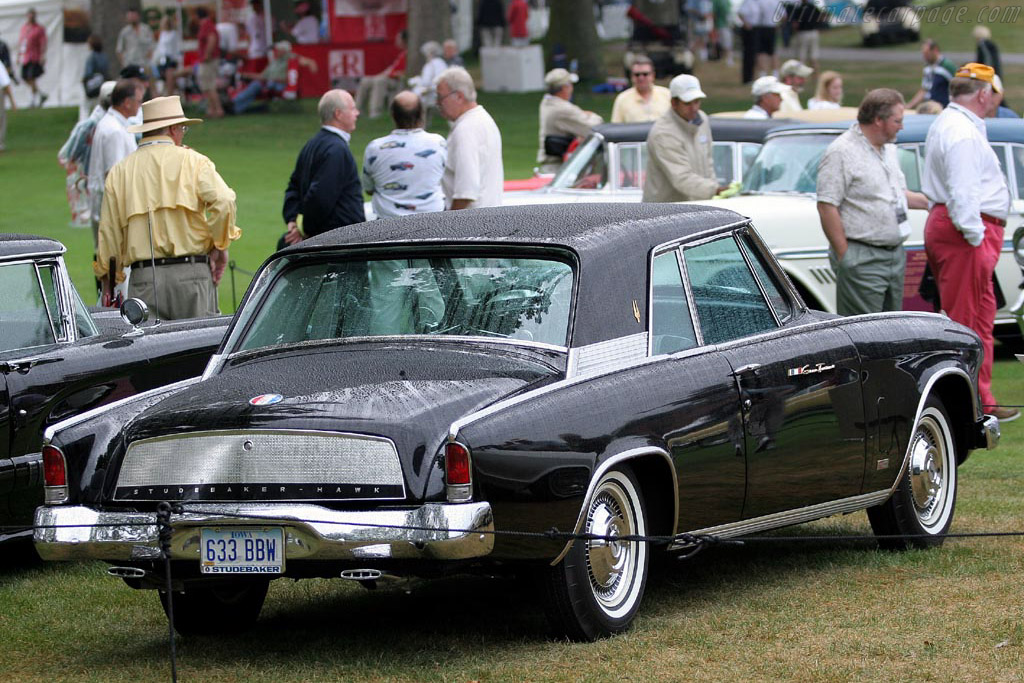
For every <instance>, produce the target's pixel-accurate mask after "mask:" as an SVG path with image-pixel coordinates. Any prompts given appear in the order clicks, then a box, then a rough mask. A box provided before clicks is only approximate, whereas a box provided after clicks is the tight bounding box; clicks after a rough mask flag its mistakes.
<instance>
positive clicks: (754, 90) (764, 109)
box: [743, 76, 788, 119]
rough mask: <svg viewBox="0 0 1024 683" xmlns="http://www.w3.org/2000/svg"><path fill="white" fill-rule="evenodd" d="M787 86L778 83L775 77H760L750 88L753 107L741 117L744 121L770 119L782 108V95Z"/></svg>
mask: <svg viewBox="0 0 1024 683" xmlns="http://www.w3.org/2000/svg"><path fill="white" fill-rule="evenodd" d="M787 87H788V86H786V85H784V84H782V83H779V79H777V78H775V76H761V78H759V79H757V80H756V81H754V84H753V85H751V86H750V94H751V95H753V96H754V106H753V107H751V108H750V109H748V110H747V113H746V114H744V115H743V118H745V119H770V118H771V117H772V115H773V114H774V113H775V112H777V111H778V110H779V107H780V106H782V93H783V92H785V90H786V88H787Z"/></svg>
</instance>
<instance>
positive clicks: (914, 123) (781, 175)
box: [699, 116, 1024, 340]
mask: <svg viewBox="0 0 1024 683" xmlns="http://www.w3.org/2000/svg"><path fill="white" fill-rule="evenodd" d="M934 119H935V117H934V116H908V117H907V118H906V119H905V127H904V129H903V131H901V133H900V135H899V137H898V139H897V145H898V146H899V147H900V148H901V151H900V163H901V165H902V167H903V172H904V174H905V175H906V177H907V184H908V186H909V187H910V188H911V189H914V190H919V189H920V176H921V169H922V168H923V163H924V154H923V150H924V139H925V135H926V134H927V131H928V127H929V126H930V125H931V123H932V121H933V120H934ZM847 126H848V122H846V123H835V124H803V125H795V126H784V127H780V128H777V129H775V130H773V131H772V132H771V133H769V134H768V136H767V137H766V138H765V143H764V146H763V147H762V148H761V151H760V152H759V154H758V156H757V158H756V159H755V160H754V163H753V164H752V165H751V167H750V169H749V170H748V171H747V174H746V175H745V177H744V181H743V191H742V192H741V193H740V194H739V195H737V196H735V197H731V198H729V199H721V200H711V201H710V202H699V203H714V204H721V205H722V206H724V207H727V208H729V209H732V210H733V211H736V212H738V213H741V214H743V215H745V216H750V217H751V218H752V219H753V222H754V225H755V226H756V227H757V230H758V232H759V233H760V234H761V236H762V237H763V239H764V240H765V242H766V243H767V244H768V246H769V247H770V248H771V250H772V252H773V253H774V254H775V256H776V257H777V258H778V260H779V263H780V264H781V265H782V267H783V269H784V270H785V271H786V272H787V273H788V274H789V277H790V278H791V279H792V280H793V283H794V284H795V285H796V287H797V289H798V290H799V291H800V293H801V294H802V295H803V297H804V299H805V300H806V302H807V304H808V305H809V306H811V307H812V308H819V309H821V310H824V311H829V312H835V310H836V303H835V299H836V293H835V273H834V272H833V271H832V268H831V266H830V265H829V260H828V242H827V241H826V239H825V235H824V233H823V232H822V230H821V223H820V221H819V218H818V210H817V201H816V198H815V187H816V183H817V174H818V162H819V160H820V159H821V155H822V154H823V153H824V151H825V148H826V147H827V146H828V145H829V143H831V142H832V141H833V140H835V138H836V137H837V136H838V135H839V134H841V133H842V132H843V131H844V130H845V129H846V128H847ZM987 129H988V136H989V141H990V143H991V144H992V147H993V149H994V150H995V151H996V154H997V156H998V157H999V158H1000V160H1001V162H1002V165H1003V171H1004V173H1005V174H1006V176H1007V181H1008V184H1009V186H1010V194H1011V196H1012V199H1013V208H1012V210H1011V214H1010V216H1009V219H1008V221H1007V226H1006V232H1005V238H1004V243H1003V253H1002V255H1001V257H1000V259H999V263H998V265H997V266H996V283H995V284H996V299H997V301H998V303H999V311H998V313H997V314H996V336H997V337H999V338H1004V339H1007V340H1011V339H1016V340H1019V339H1020V334H1021V333H1020V330H1019V328H1018V326H1017V323H1016V320H1015V319H1014V317H1013V316H1012V315H1011V314H1010V312H1009V311H1008V307H1009V306H1010V305H1012V303H1013V302H1014V300H1015V299H1016V297H1017V294H1018V291H1019V284H1020V281H1021V268H1020V267H1018V266H1017V264H1016V263H1015V261H1014V258H1013V253H1012V247H1011V238H1012V236H1013V233H1014V230H1015V229H1016V228H1017V226H1019V225H1021V224H1022V222H1024V221H1022V213H1024V120H1021V119H988V121H987ZM926 218H927V212H926V211H920V210H912V211H911V212H910V222H911V226H912V232H911V235H910V238H909V239H908V240H907V242H906V244H905V247H906V252H907V271H906V284H905V288H904V300H903V301H904V309H905V310H928V311H930V310H933V307H932V305H931V304H929V303H928V302H927V301H925V300H924V299H922V298H921V297H920V295H919V294H918V287H919V285H920V283H921V278H922V276H923V274H924V271H925V265H926V262H927V259H926V256H925V252H924V223H925V219H926Z"/></svg>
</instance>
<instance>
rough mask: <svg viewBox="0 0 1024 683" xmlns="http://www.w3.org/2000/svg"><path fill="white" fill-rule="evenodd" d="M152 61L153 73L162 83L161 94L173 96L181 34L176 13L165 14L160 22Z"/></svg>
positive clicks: (179, 55)
mask: <svg viewBox="0 0 1024 683" xmlns="http://www.w3.org/2000/svg"><path fill="white" fill-rule="evenodd" d="M175 12H177V10H175ZM153 61H154V62H156V69H155V72H156V73H157V74H159V75H160V79H161V80H162V81H163V83H164V85H163V92H162V93H161V94H163V95H165V96H167V95H174V94H175V91H176V90H177V88H176V87H175V86H176V83H175V82H176V81H177V80H178V66H179V65H180V64H181V33H179V32H178V15H177V14H176V13H172V14H165V15H164V16H163V18H162V19H161V20H160V37H159V38H157V42H156V50H154V52H153Z"/></svg>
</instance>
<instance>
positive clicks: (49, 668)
mask: <svg viewBox="0 0 1024 683" xmlns="http://www.w3.org/2000/svg"><path fill="white" fill-rule="evenodd" d="M1003 46H1004V49H1009V44H1008V43H1006V42H1004V44H1003ZM620 54H621V46H609V47H608V54H607V58H608V61H609V63H610V64H614V63H616V61H617V59H618V56H619V55H620ZM823 66H825V67H826V68H839V69H840V70H841V71H843V73H844V75H845V76H846V78H847V86H846V90H847V93H848V97H849V98H850V100H851V103H852V101H853V99H854V98H855V97H856V93H861V92H863V91H864V90H866V89H868V88H870V87H877V86H879V85H882V84H890V85H895V86H896V87H899V88H900V89H901V90H902V91H903V92H904V93H906V94H910V93H911V92H913V90H914V89H915V88H916V86H917V83H918V81H919V79H920V66H919V65H918V64H916V63H910V64H905V65H902V64H888V63H877V62H864V63H858V64H855V65H854V64H830V63H826V64H824V65H823ZM1013 73H1015V74H1016V75H1017V77H1016V79H1017V82H1018V83H1024V70H1021V69H1020V67H1017V71H1014V72H1013ZM698 74H699V75H700V77H701V78H702V81H703V83H704V88H705V90H706V92H708V93H709V95H710V97H709V99H708V101H707V103H706V105H707V106H706V108H707V109H708V110H710V111H722V110H730V109H741V108H745V107H746V106H747V103H748V100H749V98H748V96H747V89H746V87H744V86H742V85H741V84H740V83H739V78H738V68H732V69H729V68H727V67H726V66H725V65H724V64H720V63H713V64H708V65H702V66H701V67H700V69H699V71H698ZM580 90H581V91H580V94H579V97H578V98H577V99H578V102H579V103H580V104H581V105H583V106H584V107H586V108H589V109H593V110H595V111H597V112H599V113H601V114H603V115H605V116H607V115H608V114H609V113H610V110H611V102H612V97H611V96H607V95H600V96H598V95H590V94H587V93H585V92H582V90H583V89H582V88H581V89H580ZM1022 92H1024V91H1022ZM539 98H540V96H539V95H538V94H527V95H516V94H500V95H499V94H490V93H481V95H480V101H481V103H483V104H484V105H485V106H486V107H487V108H488V109H489V110H490V111H491V112H492V113H493V114H494V116H495V118H496V119H497V121H498V123H499V125H500V127H501V129H502V133H503V136H504V144H505V156H504V160H503V162H504V167H505V174H506V177H510V178H513V177H525V176H527V175H529V174H530V171H531V168H532V166H533V156H534V154H535V151H536V144H537V139H536V135H537V128H536V127H537V102H538V101H539ZM1018 100H1024V98H1018ZM313 109H314V103H313V102H302V103H300V104H298V105H285V106H281V107H280V108H279V109H275V110H274V111H273V112H272V113H270V114H266V115H251V116H245V117H237V118H229V119H225V120H222V121H215V122H210V123H208V124H204V125H203V126H198V127H195V128H194V129H192V130H191V131H190V132H189V137H188V138H187V142H188V144H190V145H192V146H194V147H196V148H197V149H199V150H200V151H202V152H203V153H205V154H207V155H209V156H210V157H211V158H212V159H213V160H214V161H215V162H216V163H217V166H218V169H219V170H220V172H221V173H222V174H223V176H224V178H225V179H226V180H227V182H228V184H229V185H231V186H232V187H233V188H234V189H235V190H236V191H237V193H238V203H239V218H238V222H239V224H240V226H241V227H242V229H243V237H242V239H241V240H239V241H238V242H237V243H236V245H235V246H234V247H232V250H231V255H232V258H233V259H235V260H236V261H237V263H238V264H239V266H241V267H243V268H246V269H249V270H254V269H255V268H256V267H257V266H258V265H259V264H260V263H261V262H262V261H263V259H264V258H266V256H267V255H268V254H269V253H270V252H271V250H272V249H273V246H274V243H275V241H276V240H277V238H278V236H279V235H280V233H281V232H282V230H283V227H284V226H283V224H282V220H281V217H280V208H281V201H282V197H283V192H284V188H285V185H286V183H287V179H288V175H289V174H290V172H291V169H292V165H293V163H294V160H295V156H296V154H297V153H298V150H299V149H300V147H301V146H302V144H303V143H304V141H305V140H306V139H307V138H308V137H309V136H310V135H311V134H312V133H313V132H314V131H315V129H316V120H315V115H314V113H313ZM74 119H75V114H74V112H72V111H71V110H70V109H57V110H43V111H38V110H33V111H17V112H14V113H12V114H11V115H10V121H9V130H8V143H9V149H10V151H8V152H7V153H4V154H2V155H0V178H2V179H3V182H2V183H0V185H2V186H0V230H2V231H5V232H29V233H36V234H42V235H48V236H52V237H55V238H57V239H60V240H61V241H62V242H64V243H65V244H66V245H67V246H68V249H69V252H68V257H67V260H68V265H69V267H70V269H71V272H72V276H73V278H74V279H75V282H76V284H77V285H78V287H79V288H80V289H81V290H82V291H87V290H88V288H89V284H90V281H91V275H90V260H91V238H90V236H89V231H88V230H87V229H85V230H83V229H73V228H70V227H68V226H67V223H68V209H67V204H66V202H65V199H64V173H63V170H62V169H61V168H60V167H59V166H58V164H57V161H56V153H57V149H58V148H59V147H60V145H61V143H62V142H63V140H64V138H65V136H66V135H67V132H68V130H70V128H71V126H72V124H73V123H74ZM388 129H389V126H388V125H387V123H386V122H385V121H384V120H378V121H372V122H371V121H368V120H366V119H363V120H361V121H360V123H359V128H358V130H357V131H356V134H355V137H354V148H355V151H356V154H357V156H358V157H361V155H362V150H363V148H364V146H365V144H366V143H367V142H368V141H369V140H370V139H372V138H373V137H376V136H379V135H382V134H384V133H385V132H386V131H387V130H388ZM444 129H445V124H444V122H443V121H436V122H435V125H434V130H437V131H439V132H443V131H444ZM353 229H358V228H353ZM240 284H244V282H243V283H240ZM221 302H222V307H223V308H224V310H225V311H229V310H230V308H231V307H230V289H229V288H228V287H222V288H221ZM1022 380H1024V365H1021V364H1020V363H1018V362H1017V361H1015V360H1012V359H1010V358H1006V357H1003V358H1000V360H998V361H997V363H996V370H995V391H996V394H997V395H998V396H999V397H1000V399H1001V400H1002V401H1004V402H1005V403H1008V404H1022V403H1024V382H1022ZM1022 434H1024V420H1021V421H1018V422H1014V423H1010V424H1008V425H1006V426H1005V429H1004V433H1003V442H1002V445H1001V446H1000V448H999V449H998V450H996V451H992V452H986V451H979V452H975V453H974V454H973V455H972V457H971V459H970V460H969V461H968V463H967V464H966V465H965V466H964V467H963V468H962V469H961V473H960V485H961V488H960V495H959V499H958V503H957V512H956V520H955V522H954V527H953V529H954V531H1011V530H1022V529H1024V497H1022V496H1021V494H1020V482H1021V481H1022V480H1024V447H1022V446H1021V438H1020V437H1021V436H1022ZM785 533H786V534H792V533H805V534H811V533H814V534H817V533H826V534H836V535H838V534H864V533H868V525H867V521H866V517H865V515H864V514H863V513H857V514H853V515H848V516H843V517H837V518H832V519H829V520H824V521H821V522H817V523H815V524H811V525H804V526H802V527H799V528H798V529H797V530H786V532H785ZM4 553H5V554H4V555H0V643H2V647H0V680H11V681H54V680H88V681H103V682H106V681H138V680H167V679H168V678H169V667H168V664H167V643H166V632H167V631H166V622H165V620H164V618H163V613H162V611H161V609H160V607H159V604H158V602H157V600H156V596H155V595H154V594H153V593H148V592H137V591H132V590H130V589H128V588H126V587H125V586H123V585H122V584H121V582H119V581H117V580H116V579H112V578H109V577H107V576H105V574H104V568H103V566H102V565H101V564H99V563H51V564H44V565H41V566H40V565H34V564H32V563H30V562H28V561H27V560H25V559H24V558H20V557H16V556H12V554H11V552H10V550H9V549H5V550H4ZM1022 571H1024V541H1022V540H1021V539H1019V538H1003V539H984V540H957V541H950V542H948V543H947V544H946V545H945V546H944V547H943V548H941V549H938V550H934V551H929V552H909V553H885V552H879V551H877V550H875V549H873V548H872V547H871V545H864V544H860V543H851V542H841V541H836V542H824V543H822V542H815V543H811V544H803V543H797V542H786V543H782V544H779V545H760V544H750V545H747V546H743V547H729V548H719V549H711V550H709V551H706V552H704V553H702V554H701V555H699V556H698V557H696V558H695V559H694V560H691V561H688V562H669V563H666V564H664V565H663V566H660V567H658V568H657V569H656V571H655V572H654V574H653V576H652V580H651V583H650V588H649V591H648V593H647V596H646V598H645V604H644V608H643V610H642V612H641V614H640V618H639V619H638V620H637V623H636V627H635V628H634V629H633V630H632V631H631V632H629V633H628V634H625V635H623V636H621V637H618V638H613V639H610V640H606V641H603V642H599V643H595V644H589V645H582V644H569V643H563V642H552V641H548V640H546V639H545V638H544V635H543V634H544V629H545V624H544V620H543V617H542V616H541V614H542V610H541V609H540V606H539V605H538V603H537V594H536V591H535V590H533V589H532V587H531V586H530V585H529V584H519V583H515V582H512V581H510V580H508V579H499V578H492V579H484V578H464V577H451V578H448V579H443V580H439V581H436V582H431V583H419V582H417V583H413V584H410V585H407V586H400V587H394V588H382V589H381V590H379V591H377V592H375V593H371V592H367V591H364V590H362V589H360V588H357V587H354V586H352V585H349V584H345V583H343V582H341V581H321V580H310V581H300V582H292V581H277V582H274V584H273V587H272V589H271V591H270V596H269V598H268V601H267V605H266V607H265V609H264V612H263V617H262V618H261V620H260V622H259V624H258V626H257V628H256V629H255V630H254V631H253V632H251V633H249V634H247V635H246V636H244V637H239V638H227V637H225V638H209V639H186V640H180V641H179V660H180V661H179V665H180V673H181V678H182V680H204V681H241V680H245V681H248V680H254V681H275V682H276V681H293V680H294V681H310V680H316V681H341V680H375V681H379V680H397V681H423V680H429V681H471V680H488V681H490V680H497V681H523V680H529V681H541V680H587V681H612V680H615V681H618V680H637V681H649V680H650V681H653V680H697V681H700V680H706V681H725V680H728V681H748V680H787V681H789V680H792V681H823V682H825V681H827V682H829V683H831V682H832V681H896V680H907V681H986V682H987V681H1014V680H1017V681H1019V680H1020V679H1021V675H1022V674H1021V672H1022V671H1024V619H1022V609H1024V599H1022V598H1021V592H1020V587H1019V582H1020V577H1021V575H1022Z"/></svg>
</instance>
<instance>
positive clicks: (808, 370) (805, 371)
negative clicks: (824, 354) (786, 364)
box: [786, 363, 836, 377]
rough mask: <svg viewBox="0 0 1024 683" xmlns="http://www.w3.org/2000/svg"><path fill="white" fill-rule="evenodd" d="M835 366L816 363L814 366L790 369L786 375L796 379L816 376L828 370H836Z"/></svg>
mask: <svg viewBox="0 0 1024 683" xmlns="http://www.w3.org/2000/svg"><path fill="white" fill-rule="evenodd" d="M835 368H836V366H835V364H828V365H826V364H825V363H815V364H814V365H810V364H808V365H801V366H800V367H798V368H789V369H788V370H786V375H787V376H789V377H796V376H797V375H815V374H817V373H819V372H826V371H828V370H835Z"/></svg>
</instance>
